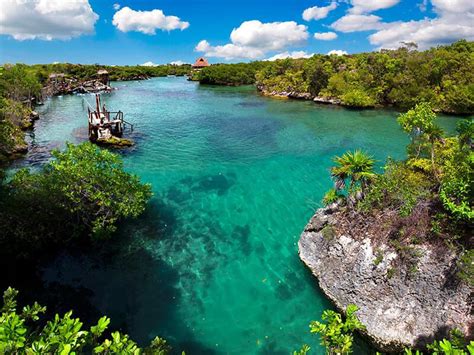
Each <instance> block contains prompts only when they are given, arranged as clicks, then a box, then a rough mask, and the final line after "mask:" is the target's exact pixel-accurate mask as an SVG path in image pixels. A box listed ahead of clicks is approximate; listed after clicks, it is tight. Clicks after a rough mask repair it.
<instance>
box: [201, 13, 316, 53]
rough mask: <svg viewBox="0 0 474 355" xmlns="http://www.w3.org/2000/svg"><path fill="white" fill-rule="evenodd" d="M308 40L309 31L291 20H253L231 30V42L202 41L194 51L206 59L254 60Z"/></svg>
mask: <svg viewBox="0 0 474 355" xmlns="http://www.w3.org/2000/svg"><path fill="white" fill-rule="evenodd" d="M308 37H309V33H308V28H307V27H306V26H304V25H298V24H297V23H296V22H294V21H287V22H271V23H262V22H260V21H257V20H253V21H245V22H243V23H242V24H241V25H240V26H239V27H238V28H234V30H233V31H232V33H231V34H230V39H231V43H228V44H225V45H222V46H212V45H211V44H210V43H209V42H208V41H206V40H202V41H201V42H199V43H198V45H197V46H196V48H195V49H196V51H198V52H203V53H204V54H205V55H206V56H209V57H217V58H225V59H236V58H245V59H257V58H261V57H263V56H265V54H266V53H268V52H271V51H279V50H282V49H286V48H288V47H294V46H298V45H301V44H303V43H304V42H305V41H306V40H307V39H308Z"/></svg>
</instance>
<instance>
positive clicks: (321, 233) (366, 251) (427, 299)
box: [298, 206, 474, 352]
mask: <svg viewBox="0 0 474 355" xmlns="http://www.w3.org/2000/svg"><path fill="white" fill-rule="evenodd" d="M336 211H337V206H331V207H327V208H324V209H319V210H318V211H317V212H316V214H315V215H314V216H313V217H312V218H311V220H310V222H309V223H308V225H307V226H306V227H305V230H304V231H303V233H302V234H301V237H300V240H299V242H298V249H299V256H300V259H301V260H302V261H303V262H304V263H305V265H306V266H307V267H308V268H309V269H310V270H311V272H312V273H313V275H314V276H315V277H316V278H317V281H318V283H319V286H320V288H321V290H322V291H323V292H324V293H325V295H326V296H327V297H328V298H329V299H330V300H331V301H332V302H333V303H334V304H335V306H336V307H337V308H338V310H339V311H343V310H344V309H345V308H346V306H347V305H348V304H350V303H354V304H356V305H357V306H358V307H359V311H358V313H357V314H358V317H359V319H360V320H361V322H362V323H363V324H364V325H365V326H366V333H365V335H366V336H367V337H368V338H369V339H370V340H371V342H372V343H373V344H374V346H375V347H377V348H378V349H379V350H381V351H387V352H398V351H402V350H403V348H404V347H414V348H421V347H423V346H424V345H425V344H427V343H430V342H431V341H432V340H433V339H434V337H437V338H439V337H440V336H441V337H442V336H445V335H446V334H447V333H448V332H449V331H450V330H451V329H453V328H458V329H460V330H461V331H463V332H464V334H467V335H468V336H472V328H473V327H474V319H473V316H472V314H471V313H472V294H473V290H472V288H470V287H469V286H467V285H466V284H464V283H461V282H459V281H458V280H457V278H456V276H455V273H456V270H455V269H456V263H455V261H456V260H455V253H454V252H452V251H450V250H448V249H447V248H446V250H444V251H443V252H442V254H441V255H440V253H439V252H436V253H435V252H434V251H433V250H432V248H431V247H430V246H429V245H420V246H418V248H419V251H420V253H421V254H422V257H421V258H420V261H419V264H418V270H417V271H416V273H411V272H410V271H409V270H399V271H398V272H396V273H394V272H393V271H392V270H394V265H395V264H396V262H397V258H398V255H397V253H396V252H395V251H394V250H393V248H391V247H389V246H387V245H383V244H382V245H380V244H379V245H377V246H376V247H375V246H374V243H373V242H372V241H371V239H370V238H369V237H365V238H362V239H359V238H353V237H352V236H351V235H337V233H335V232H334V230H335V229H333V228H332V227H331V226H332V225H334V224H335V223H336V218H335V216H334V214H335V212H336Z"/></svg>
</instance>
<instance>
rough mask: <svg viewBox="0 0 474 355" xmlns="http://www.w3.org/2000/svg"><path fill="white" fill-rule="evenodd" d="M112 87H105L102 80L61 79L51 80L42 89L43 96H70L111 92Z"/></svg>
mask: <svg viewBox="0 0 474 355" xmlns="http://www.w3.org/2000/svg"><path fill="white" fill-rule="evenodd" d="M112 90H113V89H112V87H111V86H109V85H105V84H104V83H102V82H101V81H100V80H97V79H94V80H86V81H80V80H77V79H75V78H66V77H60V79H57V78H56V77H55V79H53V80H52V79H50V80H49V81H48V83H47V84H46V85H45V86H44V87H43V89H42V96H44V97H47V96H58V95H70V94H87V93H98V92H110V91H112Z"/></svg>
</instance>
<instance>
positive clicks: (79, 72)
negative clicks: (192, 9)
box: [17, 63, 191, 84]
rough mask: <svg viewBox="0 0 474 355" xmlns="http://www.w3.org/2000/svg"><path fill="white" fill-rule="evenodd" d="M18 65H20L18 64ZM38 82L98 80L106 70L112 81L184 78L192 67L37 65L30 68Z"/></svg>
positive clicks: (187, 65)
mask: <svg viewBox="0 0 474 355" xmlns="http://www.w3.org/2000/svg"><path fill="white" fill-rule="evenodd" d="M17 65H18V64H17ZM29 68H30V70H31V71H32V72H33V73H34V75H35V76H36V78H37V80H38V81H39V82H40V83H41V84H44V83H45V82H46V81H47V79H48V77H49V75H50V74H52V73H61V74H65V75H66V76H67V77H71V78H76V79H78V80H91V79H95V78H97V71H98V70H100V69H105V70H107V71H108V72H109V78H110V80H135V79H146V78H149V77H159V76H167V75H177V76H183V75H186V74H188V73H189V71H190V70H191V65H189V64H184V65H171V64H167V65H158V66H142V65H127V66H119V65H117V66H110V65H100V64H92V65H82V64H71V63H56V64H36V65H32V66H29Z"/></svg>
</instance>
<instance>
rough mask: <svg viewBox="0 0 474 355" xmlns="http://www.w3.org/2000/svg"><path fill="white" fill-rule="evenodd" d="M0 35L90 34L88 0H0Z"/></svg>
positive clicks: (47, 37) (92, 17)
mask: <svg viewBox="0 0 474 355" xmlns="http://www.w3.org/2000/svg"><path fill="white" fill-rule="evenodd" d="M0 8H1V9H0V34H3V35H10V36H12V37H13V38H14V39H16V40H27V39H42V40H53V39H63V40H65V39H71V38H73V37H78V36H80V35H83V34H92V33H94V25H95V23H96V21H97V20H98V19H99V16H98V15H97V14H96V13H95V12H94V11H93V10H92V7H91V5H90V4H89V1H88V0H68V1H64V0H0Z"/></svg>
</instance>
